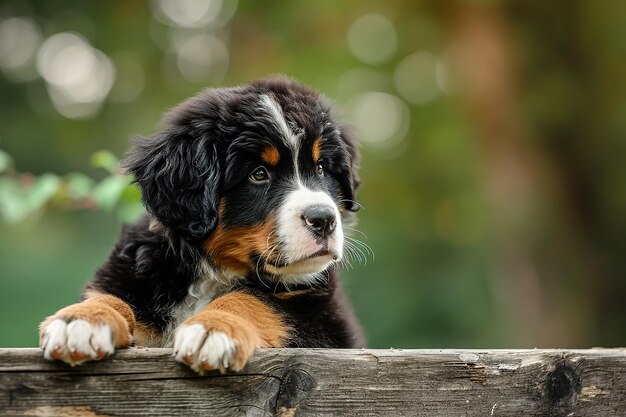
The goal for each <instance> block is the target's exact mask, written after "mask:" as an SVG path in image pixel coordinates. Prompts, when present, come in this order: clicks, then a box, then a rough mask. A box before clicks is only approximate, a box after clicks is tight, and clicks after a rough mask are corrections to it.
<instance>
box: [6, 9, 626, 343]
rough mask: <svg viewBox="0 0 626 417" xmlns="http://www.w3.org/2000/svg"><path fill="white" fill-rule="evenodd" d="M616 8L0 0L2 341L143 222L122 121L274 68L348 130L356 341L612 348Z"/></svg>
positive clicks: (621, 217) (621, 295)
mask: <svg viewBox="0 0 626 417" xmlns="http://www.w3.org/2000/svg"><path fill="white" fill-rule="evenodd" d="M625 21H626V3H625V2H620V1H610V0H596V1H594V2H589V1H577V0H553V1H548V2H528V1H522V0H508V1H505V0H502V1H495V0H494V1H478V0H474V1H462V0H446V1H431V2H428V1H420V0H406V1H391V0H390V1H384V2H383V1H379V2H369V1H344V2H339V1H332V0H320V1H317V2H304V1H286V0H284V1H274V2H255V1H239V2H237V1H229V0H180V1H169V0H154V1H139V0H126V1H120V2H113V1H109V2H84V1H78V0H76V1H70V0H50V1H35V0H31V1H26V0H25V1H0V71H1V72H0V150H1V151H0V171H1V173H0V215H1V216H2V217H1V219H0V312H1V313H2V314H0V346H5V347H6V346H35V345H36V343H37V331H36V329H37V324H38V323H39V321H40V320H41V319H42V318H43V317H45V316H47V315H49V314H51V313H53V312H54V311H55V310H56V309H58V308H60V307H63V306H65V305H67V304H69V303H72V302H74V301H75V300H76V299H77V297H78V294H79V291H80V288H81V286H82V284H83V283H84V282H85V281H86V280H87V279H89V278H90V276H91V275H92V273H93V271H94V270H95V269H96V268H97V267H98V266H99V265H100V264H101V263H102V262H103V261H104V260H105V258H106V257H107V255H108V252H109V250H110V249H111V247H112V245H113V243H114V242H115V240H116V238H117V236H118V232H119V229H120V225H121V223H122V222H123V221H125V220H128V219H132V218H133V217H134V216H136V214H137V205H136V201H137V193H136V190H135V189H133V188H127V187H126V180H125V179H124V178H123V177H122V176H120V173H119V172H118V171H117V169H116V164H115V161H116V157H119V156H121V155H122V154H123V153H124V151H125V149H126V148H127V146H128V143H129V138H131V137H132V136H133V135H137V134H144V135H145V134H150V133H151V132H153V131H154V129H155V128H156V126H157V124H158V120H159V118H160V115H161V114H162V112H163V111H165V110H166V109H167V108H169V107H171V106H173V105H174V104H176V103H177V102H179V101H181V100H183V99H185V98H186V97H188V96H190V95H193V94H195V93H196V92H197V91H198V90H199V89H201V88H204V87H207V86H208V87H210V86H221V85H233V84H239V83H245V82H247V81H249V80H252V79H256V78H260V77H263V76H266V75H269V74H273V73H285V74H288V75H291V76H293V77H296V78H298V79H299V80H301V81H302V82H304V83H306V84H309V85H311V86H313V87H314V88H316V89H318V90H320V91H322V92H323V93H324V94H325V95H327V96H329V97H331V98H332V99H333V100H335V101H336V103H337V106H338V107H339V108H341V109H342V111H343V118H344V119H345V120H348V121H349V122H350V123H352V124H353V125H354V126H355V129H356V131H357V132H358V133H359V136H360V138H361V140H362V154H363V160H362V170H361V177H362V180H363V186H362V188H361V189H360V193H359V200H360V202H361V203H362V204H363V206H364V207H365V209H364V210H362V211H361V212H360V224H359V229H360V230H361V231H363V233H365V234H366V235H367V239H366V238H365V237H364V236H363V235H360V234H358V233H357V234H355V236H354V237H356V238H359V239H361V240H363V241H364V242H366V243H367V244H368V245H369V246H370V247H371V248H372V250H373V252H374V254H375V256H374V257H372V256H368V257H367V264H365V262H353V267H352V268H347V269H346V270H345V271H344V278H345V280H344V282H345V287H346V289H347V292H348V294H349V296H350V298H351V300H352V301H353V304H354V307H355V310H356V313H357V315H358V316H359V318H360V320H361V322H362V323H363V326H364V328H365V330H366V333H367V336H368V339H369V343H370V345H371V346H372V347H413V348H426V347H459V348H460V347H463V348H479V347H491V348H501V347H517V348H528V347H591V346H624V345H625V343H626V332H625V329H626V325H625V324H624V318H625V313H626V308H625V307H624V305H625V303H624V300H625V299H626V253H625V249H626V162H625V161H626V25H625V24H624V22H625ZM103 149H105V150H108V151H110V153H107V152H99V151H100V150H103ZM94 154H95V156H94Z"/></svg>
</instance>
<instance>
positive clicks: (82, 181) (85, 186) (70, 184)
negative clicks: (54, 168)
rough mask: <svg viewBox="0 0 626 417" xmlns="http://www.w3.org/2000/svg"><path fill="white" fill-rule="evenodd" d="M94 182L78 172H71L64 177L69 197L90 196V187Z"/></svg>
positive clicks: (92, 186) (91, 187)
mask: <svg viewBox="0 0 626 417" xmlns="http://www.w3.org/2000/svg"><path fill="white" fill-rule="evenodd" d="M95 184H96V182H95V181H94V180H93V179H91V178H89V177H88V176H86V175H85V174H81V173H80V172H73V173H71V174H69V175H68V176H67V177H66V180H65V185H66V187H67V192H68V194H69V196H70V197H71V198H75V199H78V198H88V197H91V192H92V189H93V188H94V186H95Z"/></svg>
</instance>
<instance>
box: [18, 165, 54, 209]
mask: <svg viewBox="0 0 626 417" xmlns="http://www.w3.org/2000/svg"><path fill="white" fill-rule="evenodd" d="M60 186H61V180H60V179H59V177H57V176H56V175H53V174H44V175H42V176H41V177H39V178H37V180H36V181H35V184H34V185H33V186H32V187H31V188H30V189H28V190H27V191H26V206H27V207H28V209H29V210H30V211H31V212H32V211H35V210H38V209H39V208H41V207H42V206H43V205H44V204H46V203H47V202H48V201H49V200H50V199H52V197H54V195H55V194H56V193H57V191H59V188H60Z"/></svg>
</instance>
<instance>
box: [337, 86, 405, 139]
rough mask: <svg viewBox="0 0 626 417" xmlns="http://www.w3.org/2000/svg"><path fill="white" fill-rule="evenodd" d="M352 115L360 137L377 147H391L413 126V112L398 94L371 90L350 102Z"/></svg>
mask: <svg viewBox="0 0 626 417" xmlns="http://www.w3.org/2000/svg"><path fill="white" fill-rule="evenodd" d="M348 109H349V113H348V116H349V119H350V122H351V123H352V124H353V125H354V126H355V128H356V129H357V132H358V134H359V137H360V139H361V140H362V141H363V142H364V143H366V144H368V145H372V146H374V147H377V148H390V147H392V146H394V145H397V144H398V143H399V142H401V141H402V140H403V139H404V138H405V137H406V134H407V131H408V128H409V118H410V112H409V109H408V107H407V105H406V104H405V103H404V102H403V101H402V100H401V99H399V98H398V97H396V96H394V95H391V94H388V93H383V92H378V91H369V92H366V93H362V94H360V95H359V96H357V97H355V98H354V99H353V100H351V101H350V102H349V103H348Z"/></svg>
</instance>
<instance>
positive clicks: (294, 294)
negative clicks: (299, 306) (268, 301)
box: [271, 290, 311, 300]
mask: <svg viewBox="0 0 626 417" xmlns="http://www.w3.org/2000/svg"><path fill="white" fill-rule="evenodd" d="M310 292H311V290H297V291H285V292H277V293H274V294H271V296H272V297H276V298H278V299H280V300H289V299H290V298H293V297H298V296H300V295H305V294H308V293H310Z"/></svg>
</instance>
